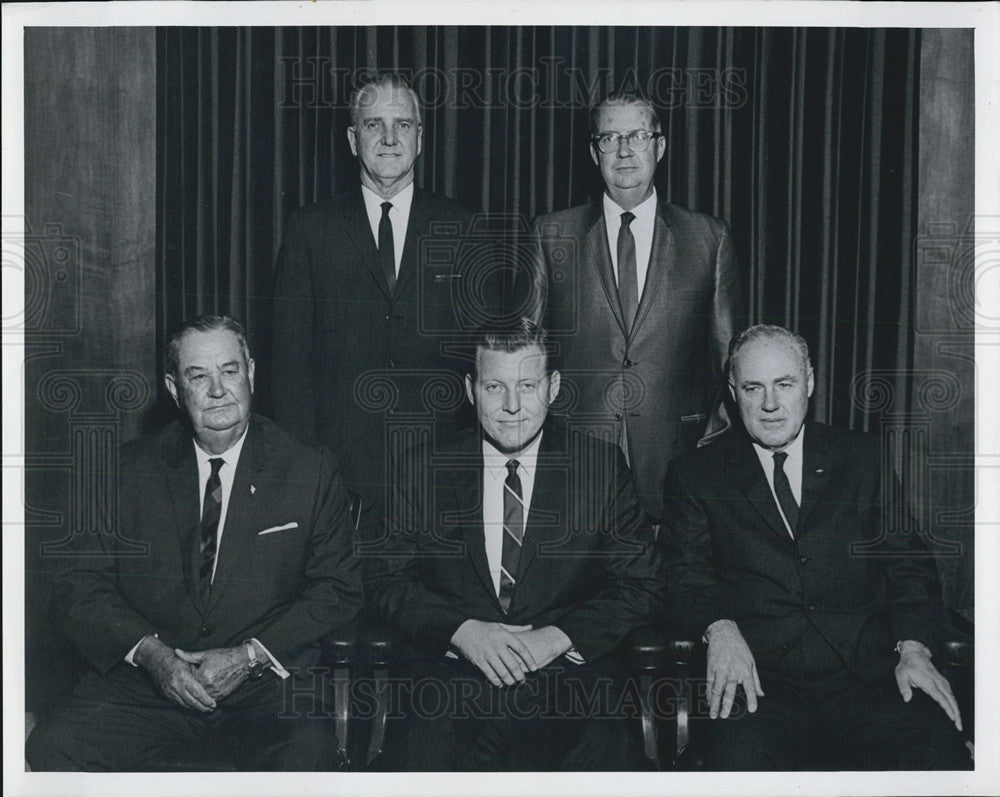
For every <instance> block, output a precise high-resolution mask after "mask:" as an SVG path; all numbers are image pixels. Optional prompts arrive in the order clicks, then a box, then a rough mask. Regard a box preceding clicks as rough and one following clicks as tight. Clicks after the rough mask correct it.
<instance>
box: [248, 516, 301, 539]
mask: <svg viewBox="0 0 1000 797" xmlns="http://www.w3.org/2000/svg"><path fill="white" fill-rule="evenodd" d="M298 527H299V524H298V523H297V522H295V521H294V520H293V521H292V522H291V523H286V524H285V525H284V526H271V528H269V529H264V530H263V531H258V532H257V536H258V537H263V536H264V535H265V534H273V533H274V532H276V531H288V530H289V529H297V528H298Z"/></svg>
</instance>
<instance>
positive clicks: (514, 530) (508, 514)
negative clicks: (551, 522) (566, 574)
mask: <svg viewBox="0 0 1000 797" xmlns="http://www.w3.org/2000/svg"><path fill="white" fill-rule="evenodd" d="M519 464H520V463H518V461H517V460H516V459H510V460H507V478H506V479H505V480H504V483H503V548H502V549H501V554H500V606H501V607H502V608H503V610H504V614H506V613H507V612H508V611H510V599H511V598H512V597H513V595H514V577H515V576H516V575H517V563H518V560H519V559H520V558H521V543H522V541H523V540H524V499H523V498H522V497H521V480H520V479H519V478H518V475H517V468H518V465H519Z"/></svg>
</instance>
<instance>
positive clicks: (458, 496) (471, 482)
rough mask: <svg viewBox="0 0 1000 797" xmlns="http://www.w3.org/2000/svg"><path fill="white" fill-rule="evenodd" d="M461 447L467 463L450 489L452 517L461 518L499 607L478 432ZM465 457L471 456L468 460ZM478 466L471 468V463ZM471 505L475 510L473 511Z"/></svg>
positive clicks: (468, 543) (472, 554)
mask: <svg viewBox="0 0 1000 797" xmlns="http://www.w3.org/2000/svg"><path fill="white" fill-rule="evenodd" d="M468 441H471V442H467V443H466V444H465V445H463V446H462V449H461V450H462V453H463V454H464V455H465V457H463V459H464V460H465V461H466V463H467V464H466V465H464V466H463V467H459V468H456V469H455V471H454V473H453V475H452V478H451V479H449V481H450V482H451V484H450V486H449V487H448V488H447V492H448V493H449V494H450V497H451V499H450V503H451V509H452V511H453V512H454V513H455V514H454V515H453V516H454V517H457V518H459V523H460V528H461V530H462V534H463V536H464V538H465V546H466V548H465V549H466V551H467V553H468V556H469V559H470V560H471V561H472V567H473V568H474V569H475V571H476V573H477V574H478V576H479V580H480V581H481V582H482V584H483V586H484V587H485V588H486V590H487V591H488V592H489V593H490V595H491V596H493V599H494V601H496V604H497V606H498V607H499V605H500V601H499V599H498V598H497V595H496V591H495V590H494V589H493V579H492V578H491V577H490V564H489V560H488V559H487V558H486V534H485V532H484V530H483V467H484V464H483V450H482V441H481V440H480V437H479V435H477V434H470V435H469V436H468ZM466 457H467V458H468V459H466ZM473 462H474V463H475V467H471V465H472V463H473ZM470 507H472V509H471V510H470Z"/></svg>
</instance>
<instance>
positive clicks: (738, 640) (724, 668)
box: [705, 620, 764, 719]
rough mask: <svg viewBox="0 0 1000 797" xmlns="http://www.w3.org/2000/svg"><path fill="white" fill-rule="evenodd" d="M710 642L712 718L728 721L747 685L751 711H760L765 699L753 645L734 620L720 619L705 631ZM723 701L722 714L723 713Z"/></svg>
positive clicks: (709, 666)
mask: <svg viewBox="0 0 1000 797" xmlns="http://www.w3.org/2000/svg"><path fill="white" fill-rule="evenodd" d="M705 636H706V638H707V639H708V669H707V678H708V700H709V716H710V717H711V718H712V719H715V718H716V717H719V716H721V717H722V719H726V718H727V717H728V716H729V712H730V711H731V710H732V707H733V699H734V698H735V697H736V687H737V686H738V685H741V684H742V686H743V691H744V692H745V693H746V696H747V710H748V711H750V712H751V713H752V712H754V711H756V710H757V698H758V697H763V696H764V690H763V689H761V688H760V678H759V677H758V675H757V664H756V663H755V662H754V658H753V654H752V653H751V652H750V646H749V645H747V643H746V640H745V639H744V638H743V634H741V633H740V629H739V628H738V627H737V626H736V623H734V622H733V621H732V620H717V621H715V622H714V623H712V624H711V625H710V626H709V627H708V630H707V631H706V632H705ZM720 701H721V711H720V705H719V704H720Z"/></svg>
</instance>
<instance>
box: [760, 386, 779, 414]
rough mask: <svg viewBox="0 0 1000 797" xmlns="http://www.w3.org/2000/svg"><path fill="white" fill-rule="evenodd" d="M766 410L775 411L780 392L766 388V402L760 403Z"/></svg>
mask: <svg viewBox="0 0 1000 797" xmlns="http://www.w3.org/2000/svg"><path fill="white" fill-rule="evenodd" d="M760 406H761V409H762V410H764V411H765V412H774V411H775V410H776V409H778V393H777V391H775V390H771V389H770V388H765V389H764V402H763V403H762V404H761V405H760Z"/></svg>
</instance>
